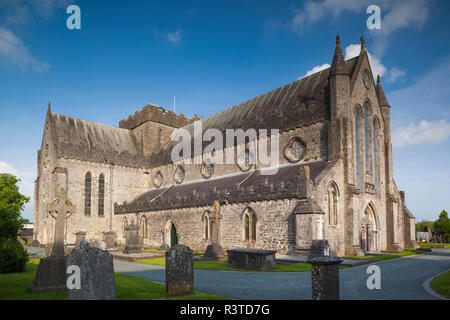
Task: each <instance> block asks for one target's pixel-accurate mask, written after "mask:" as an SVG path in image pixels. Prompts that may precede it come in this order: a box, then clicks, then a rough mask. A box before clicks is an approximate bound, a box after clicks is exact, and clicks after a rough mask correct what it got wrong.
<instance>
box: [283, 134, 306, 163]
mask: <svg viewBox="0 0 450 320" xmlns="http://www.w3.org/2000/svg"><path fill="white" fill-rule="evenodd" d="M305 151H306V146H305V144H304V143H303V142H302V141H301V140H300V139H299V138H292V139H291V140H290V141H289V143H288V144H287V146H286V147H285V148H284V156H285V157H286V158H287V159H288V160H289V161H290V162H297V161H300V160H301V159H302V158H303V156H304V155H305Z"/></svg>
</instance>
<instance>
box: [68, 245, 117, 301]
mask: <svg viewBox="0 0 450 320" xmlns="http://www.w3.org/2000/svg"><path fill="white" fill-rule="evenodd" d="M71 266H72V268H70V269H69V267H71ZM73 266H77V267H78V268H79V275H76V274H75V272H76V271H75V272H74V273H73V274H67V282H68V284H69V283H70V282H71V278H70V277H71V276H74V277H76V276H79V278H80V279H79V287H78V288H77V287H76V286H74V285H73V286H70V285H68V291H67V298H68V299H69V300H116V299H117V295H116V282H115V278H114V264H113V257H112V255H111V254H110V253H109V252H108V251H106V250H101V249H99V248H92V247H90V245H89V242H87V241H85V240H84V241H82V242H81V244H80V249H76V250H73V251H72V252H71V253H70V254H69V255H68V256H67V263H66V268H67V270H73ZM72 272H73V271H72ZM74 281H76V280H74Z"/></svg>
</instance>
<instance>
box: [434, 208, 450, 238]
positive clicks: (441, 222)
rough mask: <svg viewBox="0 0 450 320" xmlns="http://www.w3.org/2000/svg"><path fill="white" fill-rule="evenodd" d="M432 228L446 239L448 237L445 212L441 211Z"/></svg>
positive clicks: (449, 234)
mask: <svg viewBox="0 0 450 320" xmlns="http://www.w3.org/2000/svg"><path fill="white" fill-rule="evenodd" d="M434 227H435V228H436V229H439V230H441V232H442V235H443V236H444V237H446V238H448V237H449V236H450V219H449V218H448V213H447V211H445V210H442V212H441V214H440V215H439V219H437V220H436V221H435V222H434Z"/></svg>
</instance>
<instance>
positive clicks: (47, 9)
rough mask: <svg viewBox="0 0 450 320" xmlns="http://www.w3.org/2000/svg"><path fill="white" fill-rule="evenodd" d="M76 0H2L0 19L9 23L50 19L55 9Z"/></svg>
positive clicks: (16, 23)
mask: <svg viewBox="0 0 450 320" xmlns="http://www.w3.org/2000/svg"><path fill="white" fill-rule="evenodd" d="M74 2H75V0H38V1H37V0H0V9H1V12H2V13H3V14H0V18H1V19H0V20H1V21H3V23H5V24H7V25H24V24H29V23H30V22H31V21H33V20H34V19H36V18H37V19H49V18H50V17H51V16H52V15H53V13H54V12H55V10H57V9H59V8H63V7H67V6H69V5H70V4H74Z"/></svg>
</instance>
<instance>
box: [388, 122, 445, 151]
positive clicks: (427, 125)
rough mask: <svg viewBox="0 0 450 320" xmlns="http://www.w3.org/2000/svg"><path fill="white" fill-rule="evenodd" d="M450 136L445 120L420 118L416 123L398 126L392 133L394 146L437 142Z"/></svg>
mask: <svg viewBox="0 0 450 320" xmlns="http://www.w3.org/2000/svg"><path fill="white" fill-rule="evenodd" d="M448 137H450V123H448V122H447V120H445V119H442V120H437V121H427V120H421V121H420V122H419V123H418V124H414V123H410V124H409V125H407V126H404V127H399V128H397V129H396V130H395V131H394V132H393V133H392V144H393V146H394V147H404V146H412V145H418V144H439V143H441V142H442V141H444V140H446V139H447V138H448Z"/></svg>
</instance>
